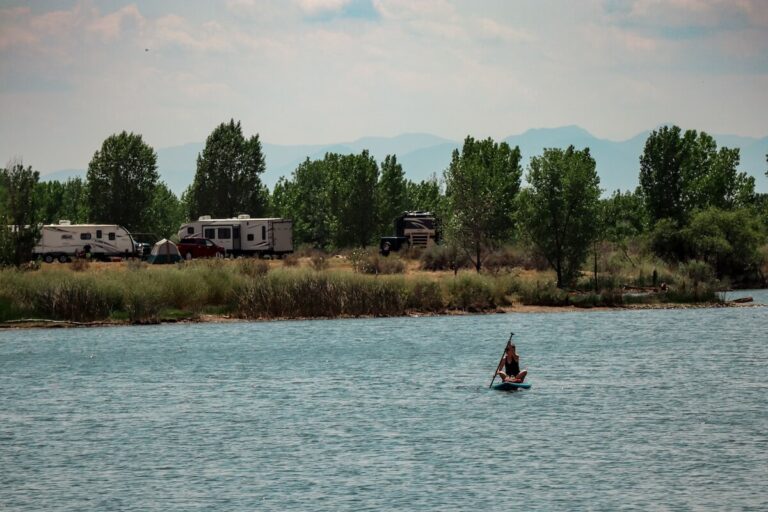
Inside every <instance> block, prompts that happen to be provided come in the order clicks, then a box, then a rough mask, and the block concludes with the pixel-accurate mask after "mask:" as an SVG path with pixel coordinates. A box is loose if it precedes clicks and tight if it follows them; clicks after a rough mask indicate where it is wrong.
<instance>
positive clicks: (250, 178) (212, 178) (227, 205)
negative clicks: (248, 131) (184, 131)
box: [186, 119, 269, 218]
mask: <svg viewBox="0 0 768 512" xmlns="http://www.w3.org/2000/svg"><path fill="white" fill-rule="evenodd" d="M265 170H266V161H265V159H264V154H263V153H262V150H261V142H260V141H259V135H258V134H256V135H254V136H252V137H250V138H248V139H246V138H245V137H244V136H243V129H242V126H241V125H240V121H238V122H237V123H235V121H234V120H233V119H231V120H230V121H229V123H221V124H220V125H219V126H217V127H216V128H215V129H214V130H213V132H211V134H210V135H209V136H208V139H207V140H206V141H205V147H204V148H203V152H202V153H200V154H199V155H198V157H197V171H196V172H195V179H194V181H193V183H192V185H191V187H190V189H189V193H188V195H187V198H186V199H187V201H188V208H189V216H190V217H191V218H197V217H198V216H199V215H212V216H213V217H234V216H235V215H237V214H240V213H248V214H250V215H254V216H260V215H262V214H264V213H265V212H266V211H267V210H268V207H269V205H268V200H269V191H268V190H267V188H266V186H264V184H263V183H262V181H261V175H262V174H263V173H264V171H265Z"/></svg>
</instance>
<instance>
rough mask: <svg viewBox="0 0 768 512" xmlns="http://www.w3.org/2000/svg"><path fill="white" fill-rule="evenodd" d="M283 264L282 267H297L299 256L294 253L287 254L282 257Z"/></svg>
mask: <svg viewBox="0 0 768 512" xmlns="http://www.w3.org/2000/svg"><path fill="white" fill-rule="evenodd" d="M283 266H284V267H298V266H299V257H298V255H296V254H289V255H288V256H286V257H285V258H283Z"/></svg>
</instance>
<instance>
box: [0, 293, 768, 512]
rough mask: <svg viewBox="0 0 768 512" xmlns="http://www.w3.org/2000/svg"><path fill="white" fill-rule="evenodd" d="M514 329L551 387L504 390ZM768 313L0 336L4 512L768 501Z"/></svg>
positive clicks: (649, 506)
mask: <svg viewBox="0 0 768 512" xmlns="http://www.w3.org/2000/svg"><path fill="white" fill-rule="evenodd" d="M510 330H514V331H515V332H516V333H518V336H516V341H517V346H518V351H519V352H520V353H521V355H522V362H523V365H525V366H527V367H528V368H529V371H530V373H529V381H530V382H532V383H533V389H531V390H529V391H519V392H514V393H504V392H498V391H493V390H488V384H489V382H490V379H491V376H492V370H493V369H494V367H495V365H496V363H497V362H498V360H499V357H500V356H501V352H502V349H503V346H504V343H505V341H506V338H507V335H508V333H509V331H510ZM767 332H768V308H743V309H735V308H730V309H696V310H656V311H608V312H577V313H554V314H522V315H518V314H508V315H486V316H465V317H433V318H396V319H363V320H341V321H304V322H268V323H233V324H219V325H214V324H208V325H163V326H154V327H120V328H92V329H65V330H53V329H51V330H23V331H3V332H0V509H2V510H10V511H15V510H30V511H31V510H35V511H37V510H73V511H74V510H226V511H232V510H234V511H246V510H247V511H251V510H275V511H283V510H312V511H336V510H415V511H438V510H441V511H446V510H451V511H453V510H467V511H478V510H495V509H498V508H499V507H504V508H509V507H511V508H513V509H526V510H617V509H624V510H626V509H637V510H707V511H709V510H766V509H767V508H768V394H767V392H768V383H767V381H766V376H767V375H768V372H766V367H767V366H768V336H766V333H767Z"/></svg>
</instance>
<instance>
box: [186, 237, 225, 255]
mask: <svg viewBox="0 0 768 512" xmlns="http://www.w3.org/2000/svg"><path fill="white" fill-rule="evenodd" d="M176 247H178V248H179V253H180V254H181V257H182V258H184V259H186V260H191V259H192V258H223V257H224V248H223V247H221V246H220V245H216V244H215V243H213V242H212V241H211V240H209V239H207V238H182V239H181V241H180V242H179V243H178V244H176Z"/></svg>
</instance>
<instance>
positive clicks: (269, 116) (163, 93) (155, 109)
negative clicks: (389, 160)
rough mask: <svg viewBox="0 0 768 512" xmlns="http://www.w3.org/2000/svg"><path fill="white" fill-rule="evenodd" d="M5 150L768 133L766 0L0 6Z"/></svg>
mask: <svg viewBox="0 0 768 512" xmlns="http://www.w3.org/2000/svg"><path fill="white" fill-rule="evenodd" d="M0 116H1V117H0V159H2V160H3V162H2V163H5V162H6V161H8V160H9V159H10V158H12V157H15V156H16V157H22V158H23V160H24V163H25V164H29V165H32V166H33V167H34V168H35V169H37V170H39V171H41V172H42V173H47V172H50V171H54V170H58V169H65V168H85V167H87V164H88V161H89V160H90V159H91V157H92V156H93V152H94V151H95V150H97V149H98V148H99V147H100V145H101V143H102V141H103V140H104V139H105V138H106V137H107V136H109V135H110V134H112V133H116V132H119V131H121V130H127V131H133V132H137V133H141V134H142V135H143V136H144V139H145V141H146V142H147V143H149V144H150V145H152V146H153V147H155V148H161V147H167V146H173V145H179V144H183V143H186V142H200V141H204V140H205V138H206V137H207V135H208V134H209V133H210V132H211V130H212V129H213V128H214V127H215V126H216V125H218V124H219V123H220V122H222V121H226V120H229V119H230V118H234V119H236V120H241V121H242V124H243V128H244V130H245V132H246V135H252V134H254V133H259V134H260V136H261V139H262V140H263V141H266V142H270V143H277V144H310V143H311V144H314V143H328V142H343V141H348V140H353V139H356V138H358V137H361V136H365V135H381V136H391V135H397V134H400V133H406V132H428V133H433V134H435V135H441V136H444V137H448V138H451V139H457V140H458V139H461V138H463V137H464V136H465V135H467V134H471V135H474V136H476V137H486V136H491V137H494V138H499V139H500V138H503V137H506V136H508V135H511V134H516V133H520V132H523V131H525V130H527V129H528V128H541V127H556V126H562V125H568V124H578V125H580V126H582V127H584V128H586V129H587V130H589V131H591V132H592V133H593V134H595V135H597V136H599V137H604V138H609V139H614V140H621V139H625V138H628V137H631V136H633V135H635V134H637V133H638V132H640V131H642V130H645V129H650V128H654V127H656V126H657V125H659V124H661V123H666V122H672V123H676V124H679V125H680V126H682V127H683V128H696V129H700V130H705V131H708V132H710V133H732V134H738V135H749V136H759V137H762V136H765V135H768V122H766V119H767V118H768V1H763V0H754V1H749V0H701V1H697V0H668V1H652V0H637V1H605V0H604V1H598V0H592V1H589V0H579V1H572V0H563V1H547V0H531V1H515V0H498V1H479V0H476V1H451V0H423V1H419V0H294V1H291V0H228V1H216V2H214V1H205V2H204V1H197V0H162V1H159V0H158V1H147V2H144V1H138V2H128V1H120V0H109V1H98V2H97V1H93V0H84V1H74V0H69V1H67V0H61V1H35V2H26V1H7V0H0Z"/></svg>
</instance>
